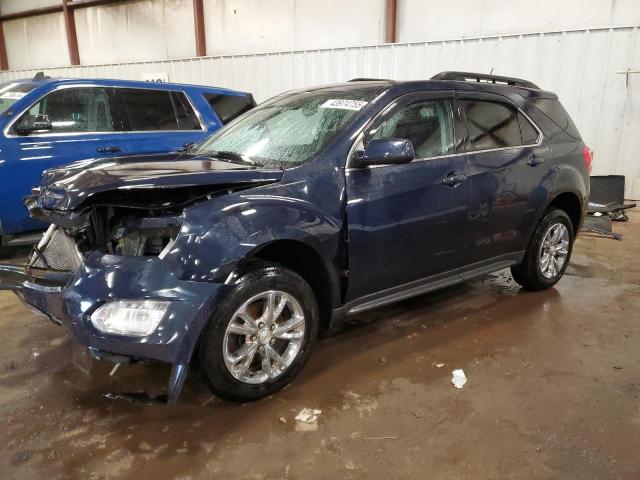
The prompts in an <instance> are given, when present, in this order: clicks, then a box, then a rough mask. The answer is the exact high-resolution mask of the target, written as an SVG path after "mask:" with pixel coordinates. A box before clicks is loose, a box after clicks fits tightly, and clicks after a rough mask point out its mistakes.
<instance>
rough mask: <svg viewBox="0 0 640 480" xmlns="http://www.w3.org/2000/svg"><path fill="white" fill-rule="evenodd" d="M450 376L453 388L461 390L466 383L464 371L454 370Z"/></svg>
mask: <svg viewBox="0 0 640 480" xmlns="http://www.w3.org/2000/svg"><path fill="white" fill-rule="evenodd" d="M451 375H453V376H452V377H451V383H453V386H454V387H456V388H462V387H464V384H465V383H467V377H466V376H465V374H464V371H463V370H462V369H460V368H459V369H456V370H454V371H453V372H451Z"/></svg>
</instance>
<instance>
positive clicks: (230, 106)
mask: <svg viewBox="0 0 640 480" xmlns="http://www.w3.org/2000/svg"><path fill="white" fill-rule="evenodd" d="M204 98H205V99H206V100H207V102H209V105H211V108H213V111H214V112H216V115H217V116H218V118H219V119H220V121H221V122H222V124H223V125H226V124H227V123H229V122H230V121H231V120H233V119H234V118H236V117H239V116H240V115H242V114H243V113H244V112H247V111H249V110H251V109H252V108H253V107H255V106H256V102H255V101H254V100H253V97H252V96H251V95H224V94H217V93H205V94H204Z"/></svg>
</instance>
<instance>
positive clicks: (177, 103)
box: [171, 92, 202, 130]
mask: <svg viewBox="0 0 640 480" xmlns="http://www.w3.org/2000/svg"><path fill="white" fill-rule="evenodd" d="M171 95H172V98H173V106H174V109H175V111H176V117H177V119H178V130H202V125H201V124H200V121H199V120H198V116H197V115H196V112H195V110H194V109H193V107H192V106H191V103H189V100H187V96H186V95H185V94H184V93H183V92H171Z"/></svg>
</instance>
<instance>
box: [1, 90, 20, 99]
mask: <svg viewBox="0 0 640 480" xmlns="http://www.w3.org/2000/svg"><path fill="white" fill-rule="evenodd" d="M25 95H26V93H24V92H4V93H3V94H2V95H0V98H8V99H9V100H20V99H21V98H22V97H24V96H25Z"/></svg>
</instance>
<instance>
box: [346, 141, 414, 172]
mask: <svg viewBox="0 0 640 480" xmlns="http://www.w3.org/2000/svg"><path fill="white" fill-rule="evenodd" d="M415 156H416V155H415V152H414V151H413V143H411V141H410V140H405V139H402V138H374V139H373V140H370V141H369V143H367V146H366V147H365V149H364V150H358V151H357V152H355V155H354V156H353V158H352V159H351V165H352V166H354V167H356V168H362V167H367V166H369V165H398V164H401V163H409V162H410V161H412V160H413V159H414V158H415Z"/></svg>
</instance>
